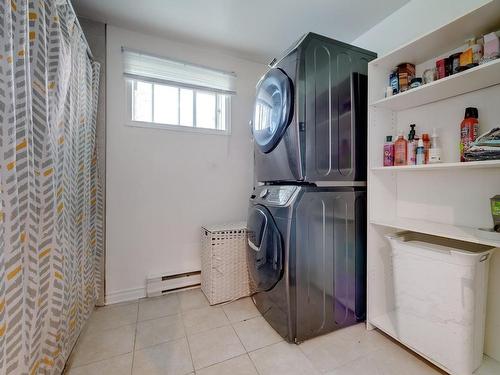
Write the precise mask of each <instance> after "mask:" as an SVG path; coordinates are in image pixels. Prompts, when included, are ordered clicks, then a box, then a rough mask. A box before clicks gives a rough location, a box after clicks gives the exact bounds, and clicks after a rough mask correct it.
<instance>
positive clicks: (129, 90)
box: [124, 77, 232, 135]
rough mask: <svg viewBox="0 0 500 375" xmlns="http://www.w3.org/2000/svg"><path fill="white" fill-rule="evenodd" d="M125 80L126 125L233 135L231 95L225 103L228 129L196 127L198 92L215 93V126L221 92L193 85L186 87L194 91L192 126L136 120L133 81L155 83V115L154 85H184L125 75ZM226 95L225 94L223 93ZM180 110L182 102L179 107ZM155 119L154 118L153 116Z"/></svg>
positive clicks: (152, 104)
mask: <svg viewBox="0 0 500 375" xmlns="http://www.w3.org/2000/svg"><path fill="white" fill-rule="evenodd" d="M124 82H125V96H126V107H127V110H126V115H127V119H126V122H125V125H127V126H132V127H139V128H149V129H162V130H173V131H180V132H188V133H202V134H212V135H231V102H232V100H231V99H232V98H231V95H225V97H226V105H225V118H226V129H224V130H222V129H210V128H199V127H196V93H197V92H206V93H211V94H215V126H218V125H219V119H220V113H219V111H218V106H219V99H220V97H219V95H217V94H221V93H220V92H218V91H211V90H208V89H206V90H205V89H198V88H193V87H185V88H187V89H190V90H192V91H193V125H192V126H185V125H178V124H164V123H158V122H154V121H151V122H149V121H136V120H133V113H132V110H133V96H134V95H133V83H134V82H147V83H151V84H153V86H152V97H151V111H152V112H151V115H152V116H154V85H155V84H157V85H166V86H170V87H177V88H178V89H181V88H184V87H183V85H176V84H175V83H172V84H165V83H162V82H158V81H155V80H149V79H147V78H139V77H138V78H130V77H124ZM222 95H224V94H222ZM178 110H180V104H179V108H178ZM153 120H154V118H153Z"/></svg>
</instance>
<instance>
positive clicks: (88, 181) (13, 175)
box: [0, 0, 103, 374]
mask: <svg viewBox="0 0 500 375" xmlns="http://www.w3.org/2000/svg"><path fill="white" fill-rule="evenodd" d="M0 17H1V18H0V374H60V373H61V372H62V369H63V367H64V363H65V361H66V359H67V357H68V355H69V353H70V351H71V349H72V347H73V345H74V343H75V341H76V339H77V337H78V335H79V333H80V330H81V328H82V326H83V324H84V323H85V321H86V319H87V318H88V317H89V315H90V313H91V311H92V309H93V306H94V301H95V300H96V298H97V293H98V291H99V290H101V289H100V283H101V282H102V278H101V275H100V274H99V270H100V269H101V267H100V262H101V261H102V256H103V250H102V243H101V242H102V241H98V238H101V239H102V231H101V228H102V218H103V216H102V212H100V211H99V210H100V209H101V208H102V202H101V201H100V199H101V195H100V194H99V186H97V178H96V175H97V173H98V171H97V170H96V168H97V163H96V155H95V152H96V151H95V150H96V148H95V120H96V106H97V88H98V80H99V79H98V77H99V65H98V64H97V63H93V62H92V61H91V60H90V59H89V57H88V56H87V53H86V45H85V43H84V41H83V40H82V31H81V30H80V28H79V27H78V26H77V24H76V23H75V15H74V13H73V11H72V9H71V7H70V6H68V4H67V3H66V1H65V0H64V1H62V0H29V1H28V0H0Z"/></svg>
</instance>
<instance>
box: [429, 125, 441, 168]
mask: <svg viewBox="0 0 500 375" xmlns="http://www.w3.org/2000/svg"><path fill="white" fill-rule="evenodd" d="M429 163H430V164H437V163H441V148H440V147H439V137H438V134H437V132H436V129H433V130H432V135H431V148H430V149H429Z"/></svg>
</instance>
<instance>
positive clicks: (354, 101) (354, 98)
mask: <svg viewBox="0 0 500 375" xmlns="http://www.w3.org/2000/svg"><path fill="white" fill-rule="evenodd" d="M356 83H357V84H356ZM358 91H359V82H355V80H354V73H351V132H350V133H351V147H350V148H351V167H350V171H349V174H352V170H353V165H356V160H355V158H356V154H355V152H354V139H355V131H356V125H357V121H358V113H357V112H358V110H359V103H358Z"/></svg>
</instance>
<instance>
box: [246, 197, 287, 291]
mask: <svg viewBox="0 0 500 375" xmlns="http://www.w3.org/2000/svg"><path fill="white" fill-rule="evenodd" d="M247 227H248V246H247V259H248V268H249V273H250V277H251V279H252V281H253V282H254V285H255V286H256V289H257V291H258V292H260V291H268V290H271V289H272V288H273V287H274V286H275V285H276V283H277V282H278V281H279V280H280V279H281V276H282V275H283V258H284V256H283V243H282V238H281V234H280V232H279V230H278V227H277V226H276V223H275V222H274V219H273V217H272V216H271V214H270V213H269V211H268V210H267V208H265V207H264V206H260V205H257V206H255V207H254V208H252V209H250V213H249V215H248V221H247Z"/></svg>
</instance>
